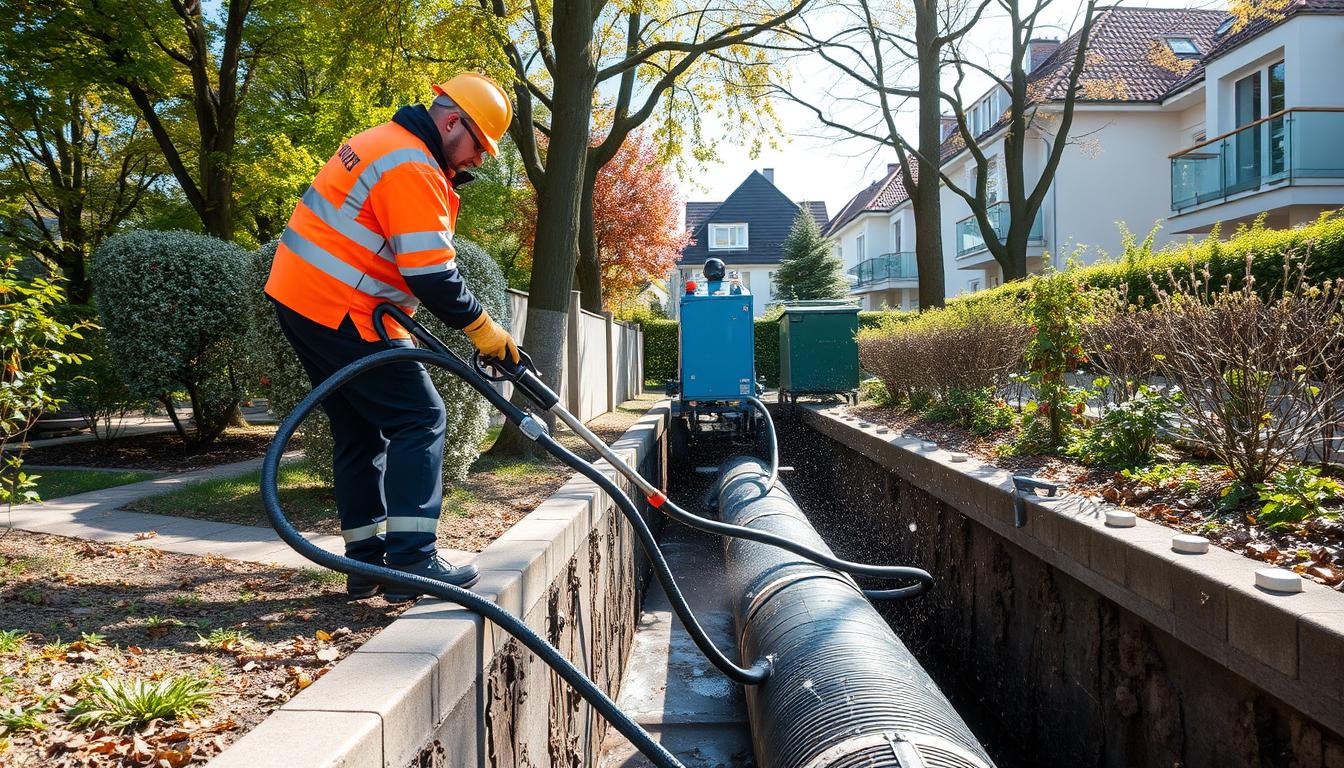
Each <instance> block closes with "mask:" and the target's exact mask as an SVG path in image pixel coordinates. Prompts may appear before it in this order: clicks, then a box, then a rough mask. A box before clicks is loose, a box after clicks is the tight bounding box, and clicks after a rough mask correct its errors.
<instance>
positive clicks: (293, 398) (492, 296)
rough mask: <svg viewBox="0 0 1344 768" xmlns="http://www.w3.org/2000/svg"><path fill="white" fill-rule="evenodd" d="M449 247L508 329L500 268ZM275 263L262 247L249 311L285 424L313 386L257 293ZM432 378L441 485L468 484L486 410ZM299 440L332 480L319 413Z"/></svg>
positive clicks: (454, 339) (454, 380)
mask: <svg viewBox="0 0 1344 768" xmlns="http://www.w3.org/2000/svg"><path fill="white" fill-rule="evenodd" d="M453 244H454V247H456V248H457V268H458V269H459V270H460V271H461V272H462V277H463V279H464V280H466V283H467V286H468V287H470V288H471V292H472V293H473V294H475V295H476V298H477V299H478V300H479V301H480V302H481V306H483V307H485V309H486V311H487V312H489V313H490V316H491V317H492V318H494V319H495V321H496V322H498V323H499V324H500V325H502V326H504V327H505V328H507V327H509V324H510V322H511V319H512V311H511V308H510V305H509V299H508V294H507V293H506V288H507V286H506V284H505V282H504V273H503V272H502V271H500V269H499V265H498V264H497V263H496V262H495V260H494V259H492V258H491V257H490V255H489V254H487V253H486V252H485V251H484V250H482V249H481V247H480V246H478V245H476V244H475V243H473V242H471V241H469V240H464V239H461V238H458V239H456V240H454V243H453ZM274 257H275V243H270V244H269V245H265V246H262V247H261V248H259V249H258V250H257V251H256V252H255V254H254V256H253V258H254V261H255V263H256V265H257V270H256V273H255V274H256V278H255V279H256V283H257V285H256V286H255V289H254V291H253V295H254V296H255V297H257V300H258V301H257V303H256V304H255V305H254V307H253V310H252V317H253V320H252V338H253V341H254V345H255V346H256V347H257V349H258V350H259V352H260V359H261V360H262V361H263V362H262V363H261V364H260V368H261V371H262V374H263V376H264V377H265V383H266V388H267V391H268V394H269V396H270V398H271V408H272V410H274V411H275V413H276V414H277V415H278V416H280V417H282V418H283V417H284V416H285V415H287V414H288V413H289V412H290V411H291V410H292V409H293V408H294V406H295V405H296V404H298V402H299V400H301V399H302V398H303V397H304V396H305V395H307V394H308V391H309V390H310V389H311V386H310V383H309V381H308V376H307V374H306V373H305V372H304V370H303V368H302V366H300V365H299V360H298V358H297V357H296V356H295V355H294V351H293V350H292V349H291V348H290V346H289V342H288V341H287V340H286V339H285V337H284V335H283V334H282V333H281V331H280V326H279V325H278V323H277V322H276V320H275V310H274V308H273V307H272V306H271V303H270V301H268V300H266V298H265V296H263V295H262V293H261V286H264V285H265V282H266V277H267V276H268V275H269V274H270V268H271V261H272V260H273V259H274ZM415 318H416V320H418V321H420V323H421V324H422V325H424V326H425V327H426V328H428V329H429V331H430V332H431V333H433V334H434V335H435V336H438V337H439V338H440V339H443V341H444V343H445V344H447V345H448V347H449V349H451V350H453V351H454V352H456V353H457V355H458V356H459V357H462V358H463V359H469V358H470V356H471V353H472V352H473V351H474V350H475V348H474V347H473V346H472V345H471V342H470V341H468V340H467V337H466V334H464V333H462V332H461V331H459V330H455V329H453V328H449V327H448V326H446V325H444V324H443V323H442V322H441V321H440V320H439V319H438V318H437V317H434V315H433V314H431V313H430V312H429V311H428V310H423V311H420V312H417V313H416V315H415ZM646 344H647V343H646ZM430 378H431V379H432V380H433V381H434V386H435V387H436V388H437V389H438V390H439V393H440V394H441V395H442V396H443V402H444V407H445V409H446V411H447V426H446V429H445V440H444V449H443V481H444V483H445V484H452V483H460V482H462V481H463V480H464V479H466V477H467V471H468V470H470V469H471V465H472V463H473V462H475V461H476V457H477V456H479V455H480V445H481V442H482V441H483V440H484V439H485V435H486V431H487V430H488V429H489V420H490V405H489V403H488V402H487V401H486V400H485V398H483V397H481V396H480V395H479V394H477V393H476V391H475V390H473V389H471V387H470V386H469V385H467V383H466V382H464V381H462V380H461V379H459V378H458V377H457V376H455V375H453V374H452V373H449V372H448V371H446V370H444V369H442V368H430ZM303 440H304V453H305V455H306V457H307V461H308V463H309V464H310V465H311V466H312V467H313V468H314V469H315V470H316V471H319V472H321V473H322V475H323V477H326V478H330V477H331V473H332V467H331V458H332V456H331V449H332V444H331V426H330V424H328V423H327V419H326V416H325V415H324V414H322V413H321V412H320V411H319V412H316V413H314V414H312V415H310V416H309V417H308V419H307V420H306V421H305V422H304V425H303Z"/></svg>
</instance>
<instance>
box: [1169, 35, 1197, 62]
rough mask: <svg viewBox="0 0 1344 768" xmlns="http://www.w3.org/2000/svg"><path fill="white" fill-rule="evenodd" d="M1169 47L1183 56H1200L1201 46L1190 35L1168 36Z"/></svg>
mask: <svg viewBox="0 0 1344 768" xmlns="http://www.w3.org/2000/svg"><path fill="white" fill-rule="evenodd" d="M1167 47H1168V48H1170V49H1171V52H1172V53H1174V54H1176V55H1177V56H1180V57H1181V58H1193V57H1197V56H1199V47H1198V46H1196V45H1195V41H1194V40H1191V39H1190V38H1188V37H1168V38H1167Z"/></svg>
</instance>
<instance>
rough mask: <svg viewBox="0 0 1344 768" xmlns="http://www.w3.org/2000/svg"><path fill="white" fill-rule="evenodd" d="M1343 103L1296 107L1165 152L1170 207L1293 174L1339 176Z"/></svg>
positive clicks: (1285, 180) (1343, 167)
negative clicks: (1168, 158) (1168, 155)
mask: <svg viewBox="0 0 1344 768" xmlns="http://www.w3.org/2000/svg"><path fill="white" fill-rule="evenodd" d="M1341 136H1344V107H1298V108H1295V109H1286V110H1284V111H1282V112H1276V113H1274V114H1272V115H1270V116H1269V117H1266V118H1264V119H1262V120H1257V121H1255V122H1254V123H1251V124H1249V125H1245V126H1242V127H1241V128H1238V129H1236V130H1234V131H1231V132H1228V133H1225V134H1223V135H1221V136H1215V137H1213V138H1212V139H1209V140H1208V141H1205V142H1203V143H1202V144H1196V145H1195V146H1193V147H1190V148H1189V149H1183V150H1181V151H1180V152H1177V153H1176V154H1174V155H1172V156H1171V209H1172V210H1173V211H1176V212H1178V213H1179V212H1180V211H1182V210H1184V209H1186V208H1191V207H1194V206H1196V205H1201V204H1203V203H1207V202H1210V201H1214V200H1225V199H1227V198H1228V197H1231V196H1232V195H1235V194H1238V193H1241V192H1251V191H1258V190H1260V189H1262V188H1264V187H1266V186H1279V185H1283V184H1292V183H1293V182H1294V181H1295V180H1297V179H1331V178H1333V179H1344V147H1341V142H1340V137H1341Z"/></svg>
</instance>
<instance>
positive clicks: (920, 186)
mask: <svg viewBox="0 0 1344 768" xmlns="http://www.w3.org/2000/svg"><path fill="white" fill-rule="evenodd" d="M937 38H938V14H937V5H936V4H935V3H934V2H933V0H922V2H917V3H916V16H915V41H916V48H917V49H918V50H919V51H920V56H919V126H918V132H919V137H918V141H919V157H918V159H917V160H916V162H915V167H916V168H917V169H918V170H919V176H918V178H917V179H916V180H915V189H914V190H913V191H912V193H911V206H912V207H913V208H914V211H915V265H916V267H917V268H918V271H919V308H920V309H921V310H924V309H933V308H935V307H941V306H943V303H944V301H945V300H946V298H947V288H946V285H945V277H944V271H943V269H944V268H943V223H942V216H943V212H942V211H943V208H942V203H941V200H940V198H939V185H938V170H939V164H940V163H941V158H940V157H939V151H940V149H941V148H942V143H943V142H942V109H941V104H942V102H941V101H940V97H939V93H940V89H941V87H942V86H941V82H940V71H939V67H940V66H942V62H941V58H942V56H941V51H940V48H941V46H940V45H938V43H937Z"/></svg>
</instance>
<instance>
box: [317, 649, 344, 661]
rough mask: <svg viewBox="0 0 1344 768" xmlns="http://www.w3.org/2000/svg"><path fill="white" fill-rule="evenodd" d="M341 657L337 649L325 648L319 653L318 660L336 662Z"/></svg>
mask: <svg viewBox="0 0 1344 768" xmlns="http://www.w3.org/2000/svg"><path fill="white" fill-rule="evenodd" d="M340 657H341V652H340V650H339V649H337V648H323V649H322V650H320V651H318V652H317V658H318V659H319V660H321V661H335V660H336V659H338V658H340Z"/></svg>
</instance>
